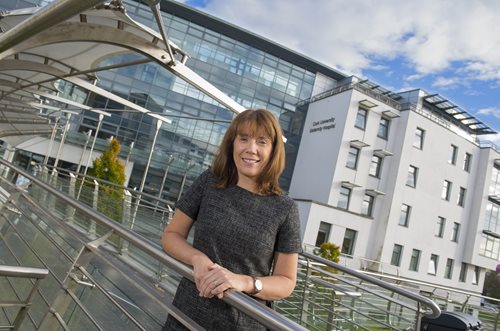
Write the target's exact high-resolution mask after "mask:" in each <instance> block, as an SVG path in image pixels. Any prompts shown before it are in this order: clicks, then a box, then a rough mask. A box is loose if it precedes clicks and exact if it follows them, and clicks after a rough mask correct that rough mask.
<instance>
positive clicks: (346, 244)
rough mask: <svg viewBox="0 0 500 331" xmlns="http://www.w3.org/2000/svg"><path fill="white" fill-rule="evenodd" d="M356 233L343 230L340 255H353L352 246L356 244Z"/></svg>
mask: <svg viewBox="0 0 500 331" xmlns="http://www.w3.org/2000/svg"><path fill="white" fill-rule="evenodd" d="M357 234H358V232H357V231H354V230H351V229H345V234H344V241H342V251H341V252H342V254H346V255H354V245H355V244H356V235H357Z"/></svg>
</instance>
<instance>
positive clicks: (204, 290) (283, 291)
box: [198, 252, 298, 300]
mask: <svg viewBox="0 0 500 331" xmlns="http://www.w3.org/2000/svg"><path fill="white" fill-rule="evenodd" d="M297 260H298V254H297V253H280V252H277V253H276V254H275V257H274V271H273V274H272V276H266V277H258V278H259V279H260V280H261V281H262V285H263V287H262V291H260V292H259V293H255V294H253V292H254V281H253V278H252V277H251V275H240V274H235V273H232V272H231V271H229V270H227V269H226V268H224V267H222V266H219V265H217V264H214V265H212V266H210V267H209V272H208V273H206V274H205V275H204V276H203V277H202V279H201V281H200V285H199V287H198V289H199V290H200V294H201V295H202V296H204V297H212V296H217V297H219V298H222V297H223V295H224V291H226V290H228V289H234V290H237V291H241V292H246V293H248V294H251V295H253V296H255V297H257V298H260V299H263V300H279V299H283V298H286V297H287V296H289V295H290V294H291V293H292V292H293V289H294V288H295V283H296V281H297Z"/></svg>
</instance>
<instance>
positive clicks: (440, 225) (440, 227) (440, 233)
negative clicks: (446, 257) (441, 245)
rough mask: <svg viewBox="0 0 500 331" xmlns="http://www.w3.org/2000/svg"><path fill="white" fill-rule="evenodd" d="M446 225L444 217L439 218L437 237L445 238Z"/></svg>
mask: <svg viewBox="0 0 500 331" xmlns="http://www.w3.org/2000/svg"><path fill="white" fill-rule="evenodd" d="M445 223H446V219H445V218H444V217H441V216H438V221H437V225H438V230H437V233H436V237H439V238H443V234H444V225H445Z"/></svg>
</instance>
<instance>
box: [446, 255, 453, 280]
mask: <svg viewBox="0 0 500 331" xmlns="http://www.w3.org/2000/svg"><path fill="white" fill-rule="evenodd" d="M453 262H454V261H453V259H447V260H446V268H445V269H444V278H446V279H451V277H452V276H453Z"/></svg>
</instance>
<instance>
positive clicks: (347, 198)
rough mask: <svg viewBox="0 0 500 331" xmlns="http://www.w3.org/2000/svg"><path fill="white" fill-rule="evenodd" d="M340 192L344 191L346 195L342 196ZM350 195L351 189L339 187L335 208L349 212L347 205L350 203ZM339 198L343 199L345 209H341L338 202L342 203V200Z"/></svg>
mask: <svg viewBox="0 0 500 331" xmlns="http://www.w3.org/2000/svg"><path fill="white" fill-rule="evenodd" d="M342 190H345V191H347V192H348V194H347V195H346V194H343V193H342ZM351 194H352V189H350V188H348V187H345V186H341V187H340V190H339V200H338V201H337V208H340V209H343V210H349V204H350V202H351ZM341 197H345V198H346V199H345V201H346V203H345V207H341V206H340V202H341V201H344V200H341Z"/></svg>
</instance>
